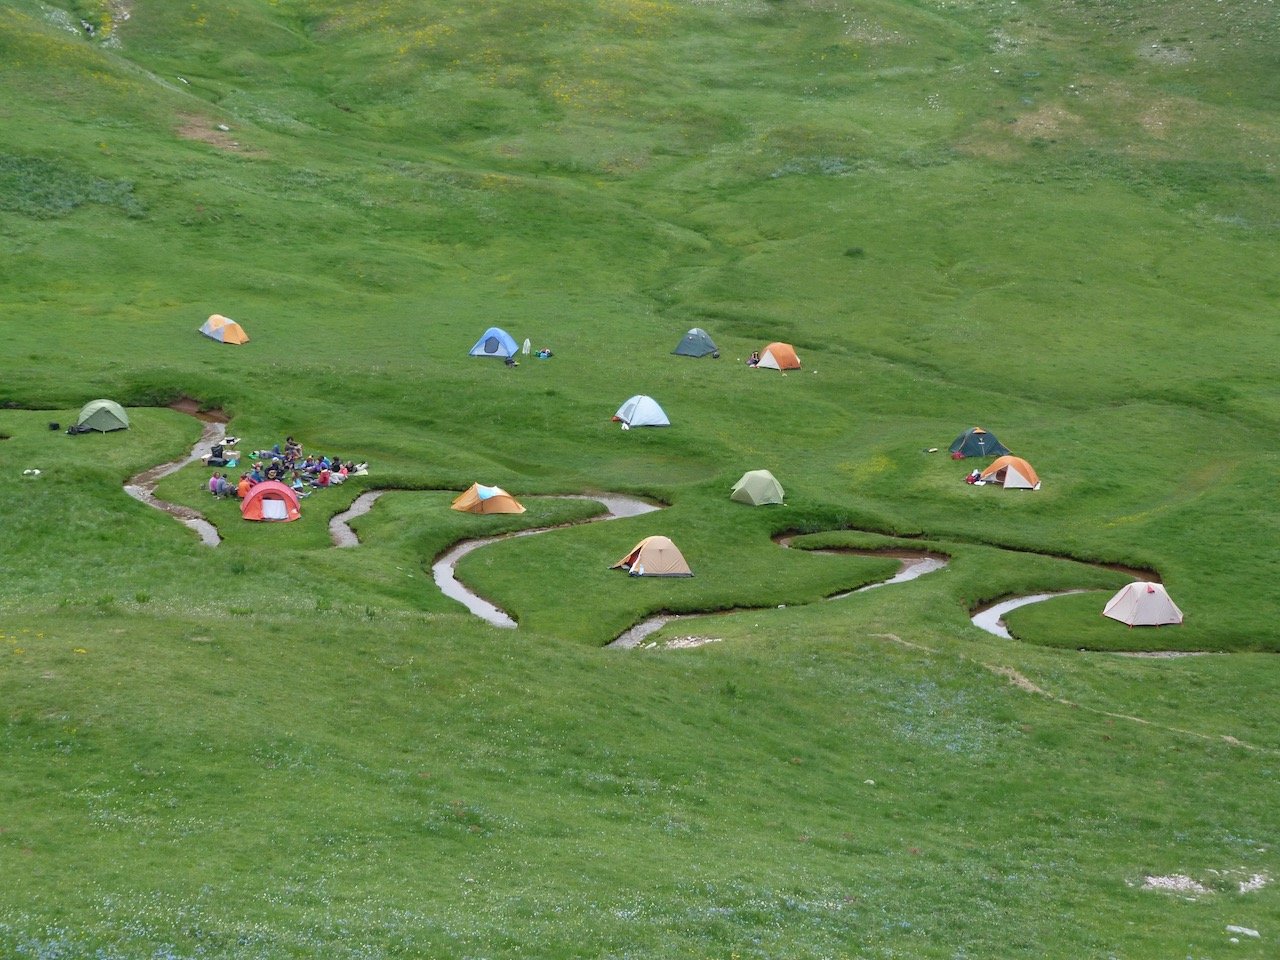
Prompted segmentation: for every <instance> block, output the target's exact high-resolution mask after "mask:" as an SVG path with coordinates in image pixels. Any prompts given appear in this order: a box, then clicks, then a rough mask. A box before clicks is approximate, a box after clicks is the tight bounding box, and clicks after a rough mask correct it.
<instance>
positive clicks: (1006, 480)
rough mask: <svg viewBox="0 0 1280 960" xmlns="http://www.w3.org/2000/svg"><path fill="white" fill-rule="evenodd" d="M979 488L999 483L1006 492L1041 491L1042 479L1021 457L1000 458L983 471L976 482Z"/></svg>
mask: <svg viewBox="0 0 1280 960" xmlns="http://www.w3.org/2000/svg"><path fill="white" fill-rule="evenodd" d="M974 482H975V483H977V485H978V486H983V485H984V484H988V483H998V484H1000V485H1001V486H1002V487H1004V488H1005V489H1006V490H1039V489H1040V478H1039V477H1037V476H1036V472H1035V470H1033V469H1032V467H1031V464H1029V463H1027V461H1025V460H1023V459H1022V458H1021V457H1007V456H1006V457H1000V458H999V459H997V460H993V461H991V466H989V467H987V469H985V470H983V471H982V473H980V474H979V475H978V479H977V480H976V481H974Z"/></svg>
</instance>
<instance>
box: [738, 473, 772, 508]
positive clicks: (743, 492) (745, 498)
mask: <svg viewBox="0 0 1280 960" xmlns="http://www.w3.org/2000/svg"><path fill="white" fill-rule="evenodd" d="M729 499H730V500H736V501H737V502H738V503H749V504H751V506H753V507H758V506H761V505H762V504H766V503H782V484H780V483H779V482H778V481H777V479H776V478H775V477H774V475H773V474H772V473H770V472H769V471H768V470H748V471H747V472H746V473H744V474H743V475H742V479H741V480H739V481H738V482H737V483H735V484H734V485H733V492H732V493H731V494H729Z"/></svg>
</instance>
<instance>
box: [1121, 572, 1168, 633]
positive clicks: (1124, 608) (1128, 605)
mask: <svg viewBox="0 0 1280 960" xmlns="http://www.w3.org/2000/svg"><path fill="white" fill-rule="evenodd" d="M1102 615H1103V616H1104V617H1110V618H1111V619H1112V620H1119V621H1120V622H1121V623H1127V624H1128V625H1129V626H1131V627H1159V626H1163V625H1164V624H1167V623H1181V622H1182V611H1181V610H1179V609H1178V605H1177V604H1176V603H1174V602H1173V601H1172V600H1171V599H1169V594H1168V592H1167V591H1166V590H1165V588H1164V584H1161V583H1148V582H1147V581H1144V580H1138V581H1136V582H1134V583H1131V584H1128V585H1127V586H1125V587H1124V588H1122V589H1121V590H1120V592H1119V593H1117V594H1116V595H1115V596H1114V597H1112V598H1111V599H1110V600H1108V601H1107V605H1106V606H1105V607H1103V608H1102Z"/></svg>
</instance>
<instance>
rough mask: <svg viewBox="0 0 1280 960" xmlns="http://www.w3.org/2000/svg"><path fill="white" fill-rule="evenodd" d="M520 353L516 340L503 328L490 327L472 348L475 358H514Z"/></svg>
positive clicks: (472, 354)
mask: <svg viewBox="0 0 1280 960" xmlns="http://www.w3.org/2000/svg"><path fill="white" fill-rule="evenodd" d="M519 352H520V347H519V346H518V345H517V344H516V341H515V339H514V338H513V337H512V336H511V334H509V333H507V331H505V330H503V329H502V328H501V327H490V328H489V329H488V330H486V331H485V332H484V333H483V334H481V335H480V339H479V340H477V341H476V345H475V346H474V347H472V348H471V356H473V357H499V358H503V359H505V358H506V357H514V356H515V355H516V354H517V353H519Z"/></svg>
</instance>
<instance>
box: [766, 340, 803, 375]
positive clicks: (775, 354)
mask: <svg viewBox="0 0 1280 960" xmlns="http://www.w3.org/2000/svg"><path fill="white" fill-rule="evenodd" d="M756 368H757V369H763V370H799V369H800V358H799V357H797V356H796V348H795V347H793V346H791V344H789V343H771V344H769V345H768V346H767V347H765V348H764V350H763V351H762V352H761V354H760V362H759V363H757V364H756Z"/></svg>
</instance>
